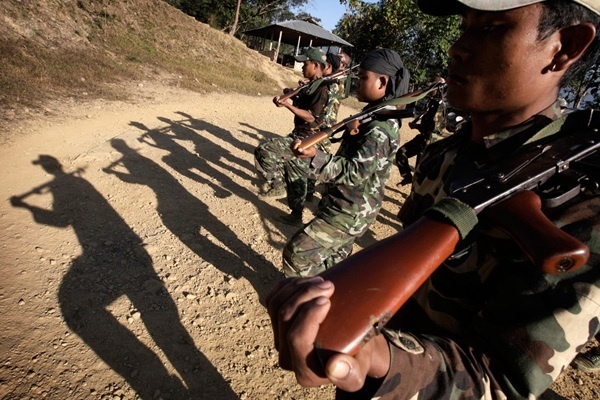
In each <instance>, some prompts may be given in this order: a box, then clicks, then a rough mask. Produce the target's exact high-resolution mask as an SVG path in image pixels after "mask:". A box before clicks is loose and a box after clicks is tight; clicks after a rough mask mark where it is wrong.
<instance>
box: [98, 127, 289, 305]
mask: <svg viewBox="0 0 600 400" xmlns="http://www.w3.org/2000/svg"><path fill="white" fill-rule="evenodd" d="M149 132H152V134H153V135H154V136H153V137H154V138H155V140H156V139H158V140H163V139H161V136H164V135H163V134H161V133H160V132H158V131H149ZM111 144H112V146H113V148H114V149H115V150H117V151H119V152H120V153H121V154H122V157H121V158H120V160H119V161H118V162H116V163H113V166H111V167H109V168H105V169H104V171H105V172H106V173H110V174H114V175H115V176H117V177H118V178H119V179H121V180H122V181H123V182H127V183H133V184H139V185H144V186H147V187H149V188H150V189H152V190H153V191H154V192H155V194H156V199H157V202H158V204H157V207H156V210H157V212H158V214H159V215H160V217H161V219H162V222H163V224H164V225H165V227H166V228H167V229H169V231H171V232H172V233H173V234H174V235H175V236H176V237H177V238H179V240H181V242H182V243H183V244H184V245H185V246H187V247H188V248H189V249H190V250H191V251H193V252H194V253H195V254H197V255H198V256H200V257H202V258H203V259H204V260H205V261H207V262H208V263H210V264H212V265H213V266H214V267H215V268H218V269H219V270H221V271H222V272H223V273H226V274H229V275H230V276H232V277H235V278H238V279H239V278H242V277H243V278H246V279H247V280H248V281H249V282H250V284H252V286H253V287H254V290H255V291H256V292H257V293H258V295H259V298H260V299H261V301H262V299H263V298H264V296H266V293H267V291H268V290H269V289H270V287H271V286H272V283H273V281H275V280H279V279H282V278H283V275H282V273H281V272H280V271H279V270H278V269H277V268H275V267H274V266H273V265H272V264H271V263H269V262H268V261H266V260H265V259H264V257H262V256H261V255H260V254H258V253H256V252H255V251H254V250H253V249H252V248H251V247H250V246H249V245H248V244H247V243H245V242H243V241H242V240H240V239H239V238H238V237H237V235H236V234H235V233H234V232H233V231H232V230H231V228H230V227H229V226H228V225H226V224H225V223H223V222H222V221H221V220H220V219H219V218H218V217H217V216H215V215H213V214H212V213H211V212H210V210H209V209H208V206H207V205H206V204H204V203H203V202H202V201H201V200H199V199H198V198H197V197H195V196H193V195H192V194H190V192H189V191H188V190H186V189H185V188H184V187H183V185H182V184H181V183H179V182H178V181H177V179H175V177H173V175H171V174H170V173H169V172H168V171H167V170H165V169H164V168H163V167H161V166H159V165H158V164H157V163H155V162H154V161H152V160H150V159H149V158H146V157H144V156H142V155H141V154H139V153H138V152H136V151H135V150H133V149H132V148H131V147H129V146H128V145H127V143H125V142H124V141H123V140H121V139H112V140H111ZM163 144H164V143H163ZM168 148H169V149H170V150H171V151H172V153H171V154H169V155H167V156H166V157H165V158H167V159H169V160H170V161H174V160H179V161H180V162H181V163H183V164H187V161H186V160H185V157H186V153H187V154H188V155H189V154H190V153H189V152H187V151H185V149H183V148H182V147H180V146H179V147H178V146H176V145H175V144H174V143H171V144H170V145H169V147H168ZM194 159H195V160H196V161H197V162H200V161H198V157H195V158H194ZM117 166H120V167H122V168H124V169H125V170H126V171H127V172H123V171H122V170H121V168H117ZM180 167H181V166H178V167H177V169H178V170H179V168H180ZM213 172H214V173H215V174H217V171H211V173H213ZM220 174H221V175H223V174H222V173H220ZM227 180H230V178H228V177H224V176H217V177H216V181H217V182H224V181H227ZM223 187H224V188H226V189H228V190H229V191H231V192H235V193H236V195H238V194H239V193H238V190H237V189H236V188H232V187H228V185H223ZM214 239H217V240H218V242H220V243H222V246H221V245H219V244H218V243H214Z"/></svg>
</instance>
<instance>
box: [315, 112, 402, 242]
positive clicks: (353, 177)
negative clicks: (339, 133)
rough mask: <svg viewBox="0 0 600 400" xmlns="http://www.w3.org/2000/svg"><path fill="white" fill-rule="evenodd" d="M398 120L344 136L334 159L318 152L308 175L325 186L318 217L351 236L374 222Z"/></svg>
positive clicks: (395, 141) (395, 143)
mask: <svg viewBox="0 0 600 400" xmlns="http://www.w3.org/2000/svg"><path fill="white" fill-rule="evenodd" d="M399 141H400V126H399V123H398V121H397V120H394V119H390V120H387V121H371V122H369V123H367V124H364V125H361V126H360V128H359V133H358V134H356V135H348V134H346V135H345V136H344V139H343V140H342V142H341V143H340V147H339V149H338V151H337V153H336V154H335V155H331V154H325V153H323V152H317V155H316V156H315V157H314V158H313V159H312V162H311V173H312V174H313V175H314V177H315V178H316V179H319V180H320V181H321V182H323V183H325V184H326V185H325V188H326V192H325V194H324V195H323V198H322V200H321V202H320V203H319V209H318V212H317V216H318V217H320V218H322V219H324V220H325V221H327V222H328V223H330V224H331V225H333V226H335V227H336V228H337V229H340V230H341V231H343V232H346V233H348V234H350V235H357V236H358V235H362V234H363V233H364V232H365V231H366V230H367V229H368V227H369V226H370V225H371V224H372V223H373V222H374V221H375V218H376V217H377V214H378V212H379V209H380V208H381V203H382V201H383V193H384V189H385V184H386V182H387V180H388V178H389V176H390V172H391V169H392V166H393V165H394V159H395V155H396V152H397V151H398V145H399Z"/></svg>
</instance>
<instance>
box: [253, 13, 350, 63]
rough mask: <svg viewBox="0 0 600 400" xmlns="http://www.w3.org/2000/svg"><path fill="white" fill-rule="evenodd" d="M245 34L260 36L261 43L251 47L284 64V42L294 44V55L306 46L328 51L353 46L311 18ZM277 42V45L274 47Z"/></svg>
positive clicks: (280, 23) (274, 25)
mask: <svg viewBox="0 0 600 400" xmlns="http://www.w3.org/2000/svg"><path fill="white" fill-rule="evenodd" d="M243 34H244V35H248V36H254V37H257V38H260V39H261V41H260V43H253V44H252V45H251V46H250V47H252V48H255V49H256V50H258V51H259V52H260V53H262V54H264V55H266V56H268V57H270V58H271V59H272V60H273V61H278V62H281V63H282V64H283V63H284V62H283V61H284V59H283V57H281V56H280V49H281V44H282V43H284V44H288V45H291V46H294V47H295V51H294V55H298V54H300V49H302V48H305V47H327V51H330V48H331V47H337V49H338V51H339V49H341V48H342V47H353V46H352V44H351V43H349V42H347V41H345V40H344V39H342V38H341V37H339V36H337V35H334V34H333V33H331V32H329V31H328V30H326V29H325V28H323V27H321V26H320V25H318V24H317V23H316V22H315V21H314V20H312V19H310V18H309V19H307V20H291V21H284V22H278V23H276V24H272V25H268V26H265V27H262V28H257V29H250V30H247V31H244V32H243ZM275 43H277V45H276V47H275V48H273V45H274V44H275Z"/></svg>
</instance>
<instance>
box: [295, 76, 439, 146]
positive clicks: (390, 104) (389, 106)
mask: <svg viewBox="0 0 600 400" xmlns="http://www.w3.org/2000/svg"><path fill="white" fill-rule="evenodd" d="M442 86H444V84H443V83H440V82H436V83H434V84H432V85H430V86H429V87H427V88H425V89H419V90H415V91H414V92H411V93H407V94H405V95H403V96H400V97H397V98H395V99H391V100H388V101H384V102H382V103H379V104H377V105H376V106H373V107H370V108H368V109H366V110H363V111H361V112H360V113H358V114H355V115H351V116H349V117H348V118H345V119H343V120H341V121H340V122H338V123H337V124H335V125H332V126H330V127H329V128H325V129H323V130H322V131H320V132H317V133H315V134H313V135H310V136H307V137H306V138H304V139H302V141H301V143H300V146H298V148H299V149H301V150H305V149H307V148H309V147H311V146H314V145H315V144H317V143H319V142H321V141H323V140H325V139H327V138H329V137H331V136H333V135H335V134H336V133H337V132H340V131H342V130H347V131H348V132H349V133H350V135H356V134H357V133H358V128H359V127H360V125H361V124H365V123H367V122H370V121H372V120H373V119H376V118H380V117H383V118H386V119H389V118H396V119H401V118H409V117H414V112H413V111H412V110H407V109H405V108H404V107H405V106H406V105H407V104H410V103H414V102H416V101H419V100H421V99H422V98H424V97H426V96H427V95H428V94H429V93H431V92H433V91H434V90H436V89H441V88H442Z"/></svg>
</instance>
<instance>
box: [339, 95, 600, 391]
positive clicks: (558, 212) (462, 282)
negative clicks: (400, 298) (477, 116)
mask: <svg viewBox="0 0 600 400" xmlns="http://www.w3.org/2000/svg"><path fill="white" fill-rule="evenodd" d="M559 117H560V109H559V108H558V106H557V104H554V105H553V106H551V107H549V108H548V109H547V110H544V111H543V112H542V113H540V115H537V116H536V117H534V118H532V119H530V120H529V121H528V122H527V123H525V124H522V125H521V126H519V127H515V128H511V129H510V130H507V131H504V132H500V133H498V134H495V135H492V136H488V137H486V138H485V143H484V144H475V143H473V142H471V141H470V140H469V133H470V132H469V127H470V124H469V123H467V124H465V126H464V127H463V129H461V130H460V131H459V132H457V133H456V134H454V135H453V136H451V137H449V138H447V139H444V140H442V141H440V142H437V143H434V144H432V145H430V146H429V147H428V148H427V150H426V151H425V154H424V155H423V157H422V160H421V162H420V164H419V165H418V167H417V171H416V174H415V180H414V186H413V191H412V193H411V195H410V197H409V199H408V201H407V203H406V207H403V210H402V217H403V218H404V221H405V222H406V223H407V224H410V223H412V222H414V221H415V220H416V219H417V218H419V216H421V215H422V214H423V213H424V212H425V210H427V209H428V208H429V207H431V206H432V205H433V204H436V203H437V202H438V201H439V200H440V199H442V198H444V197H445V196H446V193H448V188H449V185H450V183H451V182H452V181H453V180H454V179H456V178H457V177H459V176H464V174H469V173H472V172H474V171H476V170H478V169H479V168H483V167H484V166H485V165H490V164H492V163H495V162H496V161H497V160H499V159H501V158H502V157H504V156H506V155H507V154H510V153H511V152H513V151H515V150H517V149H518V147H519V146H520V144H519V143H523V141H519V138H522V137H524V136H526V135H531V134H532V133H535V132H539V131H540V129H541V127H543V126H545V125H547V124H548V123H549V122H550V121H551V120H553V119H558V118H559ZM566 118H567V122H566V123H565V126H569V125H568V124H570V122H569V121H571V122H574V121H573V120H574V118H573V117H572V116H571V115H569V116H567V117H566ZM569 119H570V120H569ZM588 123H589V116H587V117H586V118H585V121H583V123H582V122H580V123H579V126H584V127H585V126H586V125H587V124H588ZM593 127H596V128H598V127H600V119H599V118H598V117H596V119H595V121H594V122H593ZM575 131H576V130H574V132H575ZM595 157H596V159H595V161H593V162H592V164H591V165H595V167H594V168H595V174H596V176H595V177H594V176H593V175H592V178H594V179H595V180H596V182H598V180H600V176H598V175H600V173H599V170H598V165H600V162H599V161H598V158H600V157H598V156H597V154H596V155H595ZM594 163H595V164H594ZM599 209H600V191H599V190H596V191H588V192H584V193H582V194H580V195H579V196H578V197H576V198H574V199H572V200H570V201H569V202H567V203H566V204H564V205H563V206H561V207H558V208H557V209H554V210H547V211H546V214H547V216H548V217H549V218H550V219H551V220H552V221H554V222H555V223H556V224H557V225H558V226H560V227H561V228H562V229H563V230H564V231H566V232H567V233H569V234H571V235H572V236H575V237H576V238H578V239H579V240H581V241H582V242H584V243H586V244H587V245H588V247H589V248H590V258H589V260H588V264H587V265H585V266H583V267H582V268H580V269H578V270H576V271H570V272H567V273H563V274H557V275H549V274H544V273H542V272H541V271H540V270H539V269H537V268H536V267H534V266H533V265H532V264H531V263H530V261H528V259H527V257H526V256H525V254H524V253H523V252H522V251H521V250H520V248H519V247H518V246H517V245H516V244H515V242H514V241H513V240H511V239H510V238H509V237H508V236H507V235H505V234H503V233H502V232H500V231H498V230H497V229H493V228H491V227H489V226H485V225H484V224H480V225H481V226H480V227H479V230H478V231H476V232H474V233H472V234H471V235H469V236H467V237H466V238H465V240H464V241H463V242H465V244H463V245H461V247H462V248H463V250H462V251H458V252H457V253H456V254H455V256H453V257H451V258H450V259H449V260H450V261H446V262H445V263H444V264H443V265H442V266H441V267H440V268H439V269H438V270H437V271H436V272H435V273H434V274H433V275H432V276H431V277H430V278H429V279H428V280H427V281H426V282H425V284H424V285H423V286H422V287H421V288H420V289H419V291H418V292H417V293H416V294H415V296H414V297H413V300H414V303H412V304H411V306H413V307H414V309H416V310H417V311H418V312H415V313H410V312H408V311H405V309H404V308H403V310H402V313H403V314H405V315H401V324H400V325H401V326H402V331H399V330H394V329H389V330H387V332H386V333H387V335H388V338H389V339H390V342H391V343H392V345H390V349H391V359H392V362H391V365H390V370H389V373H388V374H387V376H386V377H385V379H384V381H383V383H382V384H381V386H380V387H379V390H378V391H377V393H376V394H375V395H374V396H373V392H371V393H366V392H363V396H366V397H362V398H369V397H370V396H373V398H377V399H379V400H388V399H417V398H418V399H442V398H443V399H483V398H485V399H505V398H511V399H514V398H519V399H527V398H529V399H533V398H536V397H538V396H540V395H541V394H542V393H543V392H544V391H545V390H546V389H547V388H548V387H549V386H550V385H551V384H552V382H553V381H554V380H555V379H556V378H557V377H558V376H559V374H560V373H561V372H563V371H564V370H565V368H567V366H568V365H569V363H570V362H571V360H572V359H573V358H574V357H575V355H576V354H577V352H578V351H579V350H581V349H582V347H583V346H584V345H585V343H586V342H588V341H589V340H591V339H592V338H593V337H594V335H596V334H597V333H598V331H599V329H600V240H598V238H600V214H599V212H598V210H599ZM408 308H410V307H407V309H408ZM419 315H421V316H426V318H425V321H427V322H428V323H429V327H428V328H425V327H424V326H425V324H417V323H414V322H415V321H417V320H419V318H417V316H419ZM411 322H412V323H411ZM431 323H433V324H431ZM398 326H399V325H393V326H392V327H391V328H393V327H398ZM410 332H419V334H414V335H413V334H411V333H410ZM379 383H381V382H377V385H378V384H379ZM369 384H373V386H376V385H375V384H374V382H369ZM368 387H369V385H367V387H365V389H364V390H365V391H367V390H368ZM373 391H375V390H373ZM339 398H354V397H353V395H348V394H346V393H341V392H340V397H339Z"/></svg>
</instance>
